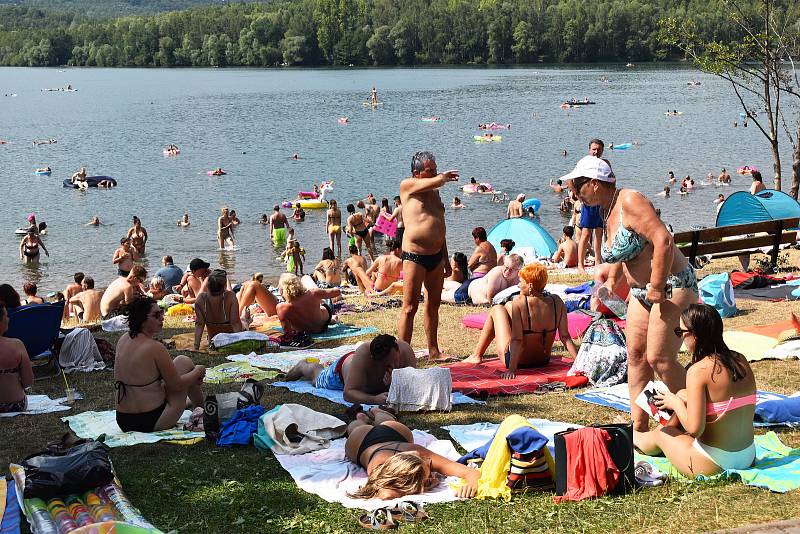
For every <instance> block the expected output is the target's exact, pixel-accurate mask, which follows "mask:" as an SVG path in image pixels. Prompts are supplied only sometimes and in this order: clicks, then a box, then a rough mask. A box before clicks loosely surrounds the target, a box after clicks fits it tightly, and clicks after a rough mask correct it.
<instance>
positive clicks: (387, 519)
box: [358, 508, 397, 530]
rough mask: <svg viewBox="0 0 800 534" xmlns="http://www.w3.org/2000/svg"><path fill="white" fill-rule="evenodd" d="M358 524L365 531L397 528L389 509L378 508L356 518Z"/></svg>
mask: <svg viewBox="0 0 800 534" xmlns="http://www.w3.org/2000/svg"><path fill="white" fill-rule="evenodd" d="M358 524H359V525H361V526H362V527H363V528H365V529H367V530H391V529H393V528H397V523H395V522H394V519H393V518H392V514H391V512H390V511H389V508H378V509H377V510H373V511H372V512H370V513H368V514H364V515H362V516H361V517H359V518H358Z"/></svg>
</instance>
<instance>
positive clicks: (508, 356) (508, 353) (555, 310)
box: [505, 295, 558, 369]
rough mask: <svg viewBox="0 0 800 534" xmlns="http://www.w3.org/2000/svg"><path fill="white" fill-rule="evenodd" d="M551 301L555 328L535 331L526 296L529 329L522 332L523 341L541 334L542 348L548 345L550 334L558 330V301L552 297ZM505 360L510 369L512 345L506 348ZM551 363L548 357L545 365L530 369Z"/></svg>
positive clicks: (521, 367)
mask: <svg viewBox="0 0 800 534" xmlns="http://www.w3.org/2000/svg"><path fill="white" fill-rule="evenodd" d="M550 300H552V301H553V324H554V326H553V328H546V329H544V330H533V329H531V309H530V308H529V307H528V297H527V296H525V309H526V310H527V312H528V328H527V329H525V330H523V331H522V338H523V341H524V339H525V336H527V335H529V334H541V336H542V347H544V346H545V343H547V334H549V333H550V332H555V331H556V330H558V307H557V306H556V299H555V297H553V296H552V295H550ZM505 360H506V368H508V366H509V364H510V363H511V345H510V344H509V345H508V347H507V348H506V353H505ZM549 361H550V358H549V357H548V358H547V360H546V361H545V362H544V363H539V364H537V365H535V366H529V367H541V366H542V365H547V363H548V362H549ZM518 367H519V368H520V369H524V368H525V367H528V366H521V365H520V366H518Z"/></svg>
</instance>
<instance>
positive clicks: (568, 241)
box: [551, 225, 578, 267]
mask: <svg viewBox="0 0 800 534" xmlns="http://www.w3.org/2000/svg"><path fill="white" fill-rule="evenodd" d="M563 232H564V234H563V235H562V236H561V239H560V240H559V243H558V250H556V252H555V254H553V257H552V258H551V259H552V260H553V261H554V262H556V263H558V262H561V261H563V262H564V267H577V265H578V244H577V243H576V242H575V241H574V240H573V239H572V236H573V235H574V234H575V228H573V227H572V226H570V225H567V226H565V227H564V230H563Z"/></svg>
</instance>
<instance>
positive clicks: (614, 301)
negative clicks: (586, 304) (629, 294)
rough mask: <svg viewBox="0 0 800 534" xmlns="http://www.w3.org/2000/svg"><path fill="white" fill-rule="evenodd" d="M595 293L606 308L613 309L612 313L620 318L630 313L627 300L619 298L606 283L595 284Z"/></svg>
mask: <svg viewBox="0 0 800 534" xmlns="http://www.w3.org/2000/svg"><path fill="white" fill-rule="evenodd" d="M594 293H595V296H596V297H597V299H598V300H599V301H600V302H602V303H603V305H604V306H605V307H606V308H608V309H609V310H611V313H613V314H614V315H616V316H617V317H619V318H620V319H625V316H626V315H627V314H628V305H627V304H625V301H624V300H622V299H621V298H619V297H618V296H617V295H616V293H612V292H611V291H609V289H608V288H607V287H606V286H604V285H600V286H595V292H594Z"/></svg>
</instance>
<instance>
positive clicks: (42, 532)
mask: <svg viewBox="0 0 800 534" xmlns="http://www.w3.org/2000/svg"><path fill="white" fill-rule="evenodd" d="M25 507H26V508H27V509H28V514H29V515H30V518H31V525H32V526H33V530H34V531H35V532H36V534H61V533H60V532H59V530H58V527H57V526H56V524H55V522H54V521H53V518H52V516H51V515H50V512H48V511H47V503H46V502H44V501H43V500H42V499H35V498H34V499H25Z"/></svg>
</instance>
